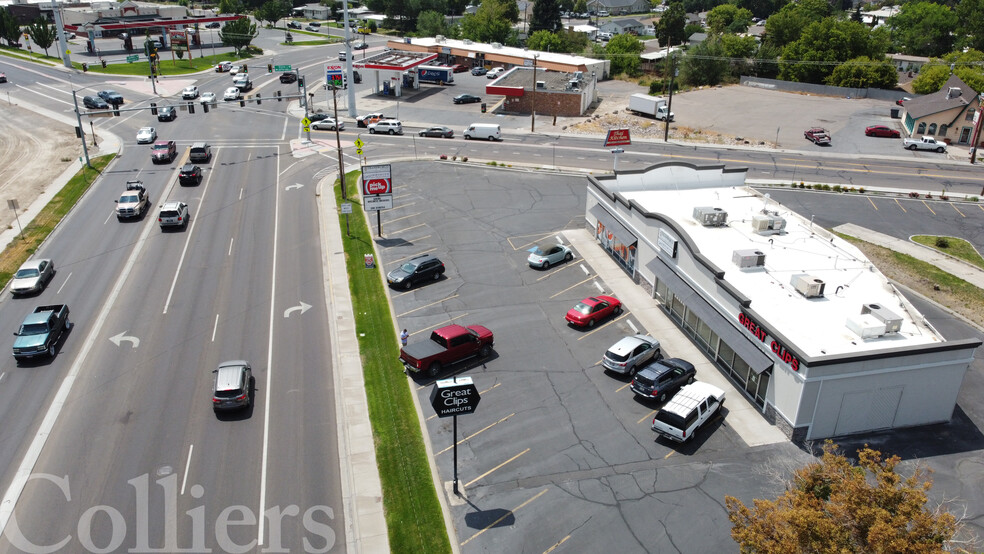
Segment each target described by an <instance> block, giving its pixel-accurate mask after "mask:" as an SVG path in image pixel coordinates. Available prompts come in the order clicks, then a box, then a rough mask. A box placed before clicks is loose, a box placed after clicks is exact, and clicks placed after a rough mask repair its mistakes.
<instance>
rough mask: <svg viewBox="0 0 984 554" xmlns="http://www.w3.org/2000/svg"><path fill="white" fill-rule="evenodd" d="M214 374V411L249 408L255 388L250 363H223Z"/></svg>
mask: <svg viewBox="0 0 984 554" xmlns="http://www.w3.org/2000/svg"><path fill="white" fill-rule="evenodd" d="M212 373H213V374H214V377H213V379H212V410H214V411H215V412H219V411H223V410H238V409H241V408H248V407H249V405H250V404H251V403H252V398H250V396H251V395H250V393H251V392H252V388H253V370H252V368H251V367H250V365H249V362H247V361H246V360H231V361H228V362H222V363H221V364H219V367H218V368H217V369H214V370H212Z"/></svg>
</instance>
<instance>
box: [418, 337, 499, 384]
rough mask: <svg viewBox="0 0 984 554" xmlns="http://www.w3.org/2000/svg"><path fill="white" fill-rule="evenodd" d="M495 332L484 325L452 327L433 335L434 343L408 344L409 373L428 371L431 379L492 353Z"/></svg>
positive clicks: (431, 339) (428, 341) (430, 341)
mask: <svg viewBox="0 0 984 554" xmlns="http://www.w3.org/2000/svg"><path fill="white" fill-rule="evenodd" d="M492 340H493V339H492V331H489V330H488V329H487V328H485V327H482V326H481V325H469V326H468V327H464V326H462V325H448V326H447V327H441V328H440V329H437V330H435V331H434V332H433V333H431V336H430V340H426V341H421V342H415V343H413V344H408V345H406V346H404V347H403V348H402V349H401V350H400V362H402V363H403V366H404V367H405V368H407V371H412V372H414V373H417V372H420V371H426V372H427V375H430V376H431V377H433V376H435V375H437V374H438V373H440V372H441V368H442V367H443V366H445V365H451V364H453V363H456V362H460V361H461V360H465V359H468V358H471V357H474V356H481V357H482V358H485V357H488V355H489V354H491V353H492Z"/></svg>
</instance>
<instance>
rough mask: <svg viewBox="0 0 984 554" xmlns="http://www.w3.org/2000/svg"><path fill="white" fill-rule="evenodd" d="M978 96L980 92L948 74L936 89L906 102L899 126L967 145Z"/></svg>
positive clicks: (920, 134) (914, 134) (972, 126)
mask: <svg viewBox="0 0 984 554" xmlns="http://www.w3.org/2000/svg"><path fill="white" fill-rule="evenodd" d="M980 100H981V98H980V95H979V94H978V93H977V92H976V91H975V90H974V89H972V88H971V87H970V86H969V85H967V83H965V82H963V81H962V80H961V79H960V77H957V76H956V75H950V78H949V79H947V81H946V83H944V84H943V88H941V89H940V90H939V91H938V92H935V93H933V94H927V95H925V96H920V97H918V98H913V99H912V100H907V101H906V102H905V104H904V106H903V109H904V110H905V113H904V115H903V116H902V126H903V127H904V128H905V130H906V132H907V133H908V134H909V136H912V137H920V136H923V135H926V136H931V137H935V138H936V139H937V140H943V141H946V142H948V143H951V144H966V145H970V141H971V134H972V133H973V130H974V113H975V112H976V111H977V110H979V109H980Z"/></svg>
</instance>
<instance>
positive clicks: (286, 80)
mask: <svg viewBox="0 0 984 554" xmlns="http://www.w3.org/2000/svg"><path fill="white" fill-rule="evenodd" d="M280 82H281V83H283V84H285V85H288V84H290V83H296V82H297V73H291V72H289V71H288V72H286V73H281V74H280Z"/></svg>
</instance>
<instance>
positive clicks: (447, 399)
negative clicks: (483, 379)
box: [430, 377, 482, 494]
mask: <svg viewBox="0 0 984 554" xmlns="http://www.w3.org/2000/svg"><path fill="white" fill-rule="evenodd" d="M481 399H482V398H481V395H479V393H478V388H476V387H475V383H473V382H472V378H471V377H454V378H452V379H442V380H440V381H438V382H436V383H434V388H433V389H431V394H430V401H431V406H433V407H434V411H436V412H437V417H449V416H450V417H452V418H453V420H452V425H451V426H452V428H453V429H452V434H453V436H452V438H451V440H452V442H451V444H452V445H453V448H454V481H453V489H454V493H455V494H458V414H473V413H475V409H476V408H478V401H479V400H481Z"/></svg>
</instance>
